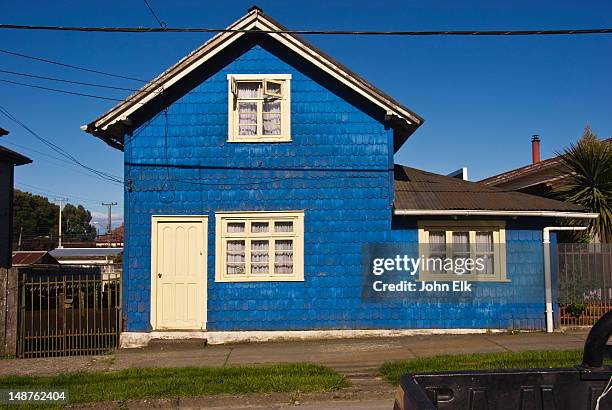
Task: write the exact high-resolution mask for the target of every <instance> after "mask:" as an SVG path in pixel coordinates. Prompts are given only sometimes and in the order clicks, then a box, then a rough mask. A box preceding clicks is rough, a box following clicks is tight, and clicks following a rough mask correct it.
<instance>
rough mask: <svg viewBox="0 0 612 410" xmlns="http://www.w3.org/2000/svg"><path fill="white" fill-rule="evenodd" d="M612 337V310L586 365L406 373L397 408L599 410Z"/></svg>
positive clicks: (592, 339)
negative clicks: (563, 367) (609, 342)
mask: <svg viewBox="0 0 612 410" xmlns="http://www.w3.org/2000/svg"><path fill="white" fill-rule="evenodd" d="M611 334H612V310H611V311H609V312H608V313H606V314H605V315H604V316H602V318H601V319H600V320H599V321H598V322H597V323H596V324H595V325H594V326H593V328H592V329H591V331H590V332H589V336H588V337H587V340H586V342H585V347H584V354H583V360H582V364H580V365H577V366H575V367H573V368H566V369H505V370H482V371H457V372H443V373H430V374H405V375H403V376H402V378H401V380H400V386H399V388H398V390H397V393H396V396H395V405H394V409H396V410H400V409H402V410H434V409H457V410H460V409H469V410H532V409H533V410H566V409H567V410H581V409H585V410H587V409H588V410H593V409H595V408H596V406H597V400H598V398H599V397H600V396H601V395H602V393H603V391H604V389H606V386H609V385H610V384H612V382H611V378H612V367H611V366H604V358H605V357H610V351H611V349H610V348H611V347H610V346H608V345H607V344H606V343H607V341H608V339H609V338H610V335H611ZM608 383H610V384H608ZM599 410H612V392H610V393H609V394H607V395H606V396H604V397H602V398H601V399H600V402H599Z"/></svg>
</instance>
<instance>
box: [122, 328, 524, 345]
mask: <svg viewBox="0 0 612 410" xmlns="http://www.w3.org/2000/svg"><path fill="white" fill-rule="evenodd" d="M507 331H508V329H356V330H250V331H224V332H216V331H205V332H161V331H159V332H123V333H121V336H120V341H119V347H121V348H122V349H129V348H137V347H145V346H147V345H148V344H149V342H150V341H151V340H154V339H163V340H185V339H206V341H207V343H208V344H211V345H220V344H226V343H244V342H282V341H300V340H330V339H358V338H375V337H402V336H427V335H471V334H487V333H504V332H507ZM522 332H528V331H522Z"/></svg>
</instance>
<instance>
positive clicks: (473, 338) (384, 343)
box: [0, 331, 587, 410]
mask: <svg viewBox="0 0 612 410" xmlns="http://www.w3.org/2000/svg"><path fill="white" fill-rule="evenodd" d="M586 336H587V332H586V331H568V332H565V333H554V334H546V333H518V334H505V333H498V334H474V335H430V336H401V337H393V338H367V339H334V340H310V341H287V342H268V343H248V344H247V343H245V344H233V345H211V346H205V345H204V343H203V341H202V340H189V341H161V340H160V341H153V342H152V343H151V344H150V345H149V346H148V347H146V348H138V349H125V350H119V351H117V352H115V353H113V354H109V355H104V356H89V357H59V358H45V359H4V360H0V376H3V375H49V374H58V373H66V372H77V371H115V370H121V369H126V368H144V367H183V366H214V367H223V366H239V365H251V364H263V363H288V362H312V363H319V364H322V365H325V366H329V367H332V368H334V369H335V370H337V371H338V372H340V373H342V374H344V375H345V376H346V377H347V378H348V379H349V380H350V382H351V384H352V385H351V386H350V387H348V388H345V389H341V390H339V391H336V392H330V393H311V394H304V395H302V396H301V397H300V403H299V404H300V407H301V408H303V409H321V410H324V409H373V410H376V409H387V408H392V407H393V396H394V393H395V386H391V385H390V384H388V383H386V382H384V381H383V380H382V379H381V378H380V376H379V375H378V368H379V367H380V365H381V364H382V363H384V362H386V361H393V360H402V359H414V358H418V357H426V356H435V355H442V354H463V353H494V352H517V351H529V350H581V349H582V347H583V345H584V340H585V339H586ZM296 404H297V403H295V398H294V396H293V395H292V394H289V393H283V394H281V393H273V394H248V395H239V396H230V395H219V396H205V397H182V398H172V399H152V400H136V401H128V402H123V403H121V407H122V408H129V409H145V408H146V409H150V408H189V409H193V408H208V409H223V410H237V409H250V410H254V409H279V410H280V409H289V408H294V406H295V405H296ZM118 406H119V403H116V402H101V403H91V404H88V405H82V406H70V407H71V408H86V409H89V410H95V409H110V408H117V407H118Z"/></svg>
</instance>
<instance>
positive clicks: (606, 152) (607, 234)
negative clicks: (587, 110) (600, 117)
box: [557, 126, 612, 242]
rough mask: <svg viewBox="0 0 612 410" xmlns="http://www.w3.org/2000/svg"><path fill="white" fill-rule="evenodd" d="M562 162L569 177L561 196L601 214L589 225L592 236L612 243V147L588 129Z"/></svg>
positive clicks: (570, 148)
mask: <svg viewBox="0 0 612 410" xmlns="http://www.w3.org/2000/svg"><path fill="white" fill-rule="evenodd" d="M560 158H561V163H562V165H563V166H564V167H565V168H566V173H567V175H568V176H567V177H566V179H565V180H564V186H563V187H561V188H559V190H558V191H557V195H558V196H559V198H560V199H562V200H564V201H567V202H572V203H575V204H578V205H582V206H584V207H586V208H588V209H589V210H590V211H591V212H596V213H599V217H598V218H597V219H594V220H591V222H590V223H589V233H590V234H591V237H599V238H600V240H601V241H602V242H609V241H612V143H611V142H610V141H609V140H608V141H602V140H599V139H597V136H596V135H595V134H594V133H593V132H592V131H591V128H590V127H588V126H587V127H586V128H585V130H584V134H583V136H582V138H581V139H580V140H579V141H578V143H576V144H571V145H570V146H569V147H568V148H566V149H565V150H564V151H563V152H562V153H561V154H560Z"/></svg>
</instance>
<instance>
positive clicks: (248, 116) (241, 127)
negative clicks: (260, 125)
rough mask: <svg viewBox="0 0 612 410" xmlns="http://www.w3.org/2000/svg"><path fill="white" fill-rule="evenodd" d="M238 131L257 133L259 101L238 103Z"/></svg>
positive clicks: (248, 133) (240, 132) (250, 133)
mask: <svg viewBox="0 0 612 410" xmlns="http://www.w3.org/2000/svg"><path fill="white" fill-rule="evenodd" d="M238 133H239V134H240V135H256V134H257V103H254V102H241V103H238Z"/></svg>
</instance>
